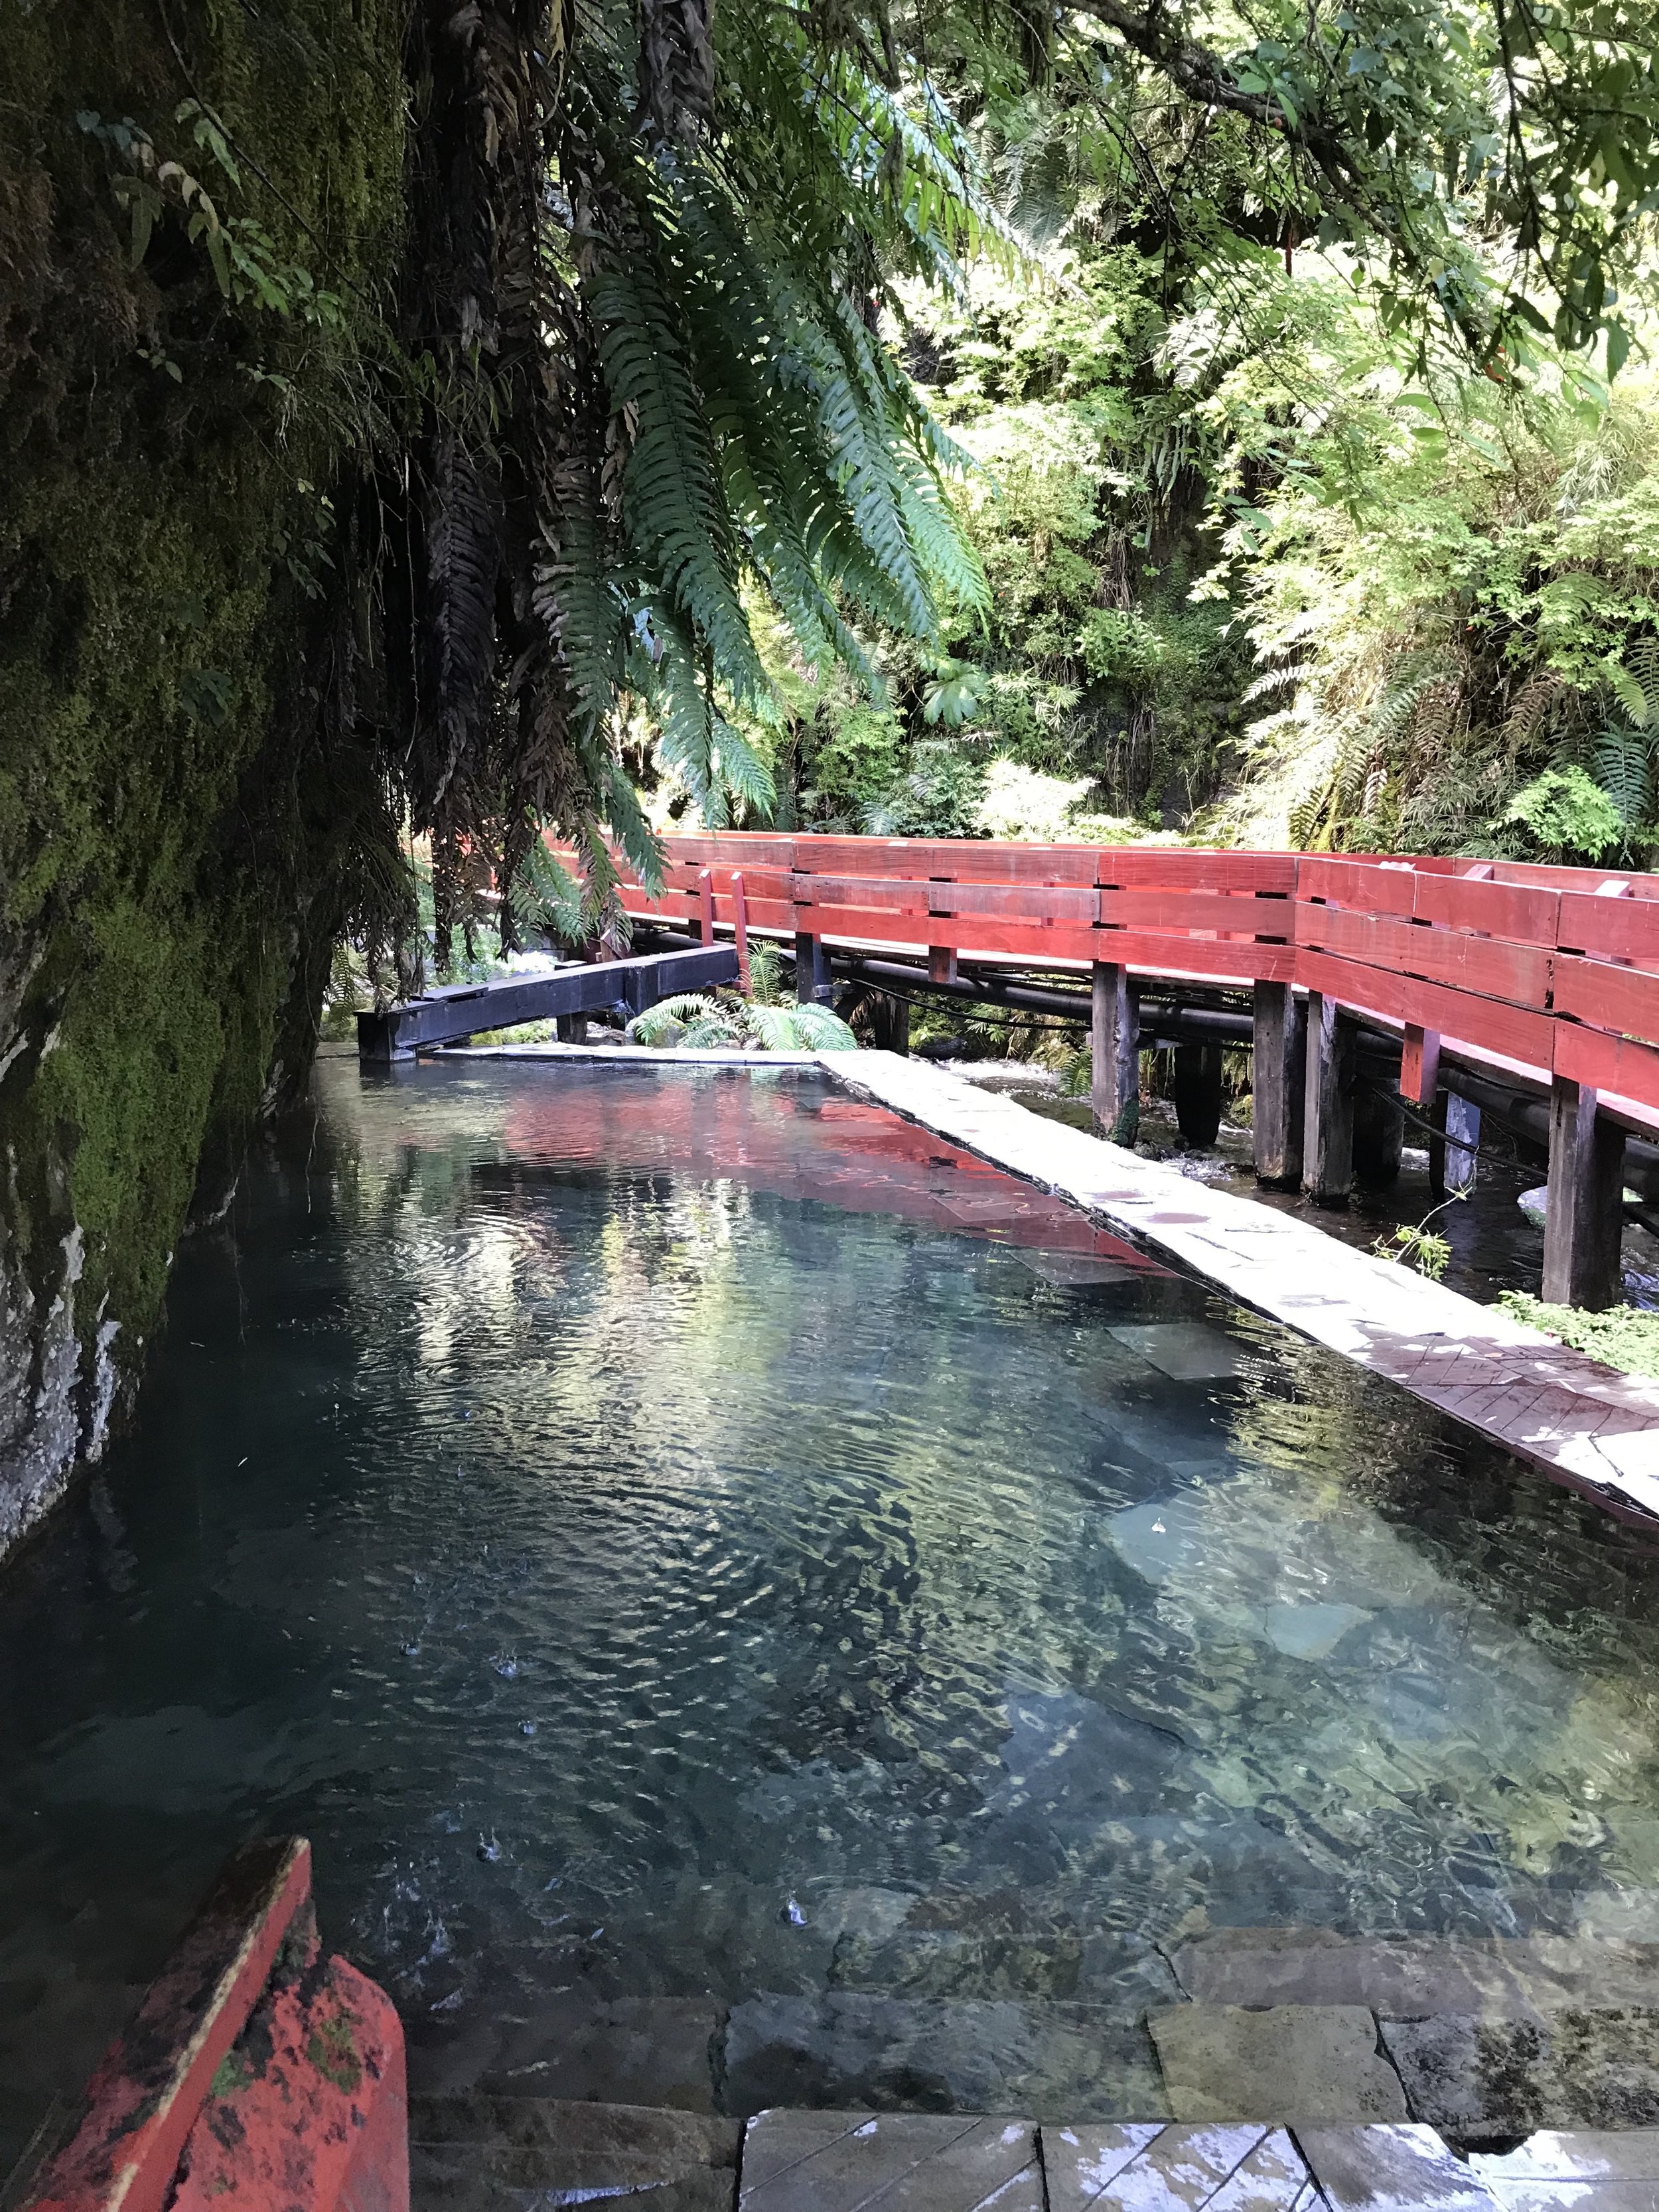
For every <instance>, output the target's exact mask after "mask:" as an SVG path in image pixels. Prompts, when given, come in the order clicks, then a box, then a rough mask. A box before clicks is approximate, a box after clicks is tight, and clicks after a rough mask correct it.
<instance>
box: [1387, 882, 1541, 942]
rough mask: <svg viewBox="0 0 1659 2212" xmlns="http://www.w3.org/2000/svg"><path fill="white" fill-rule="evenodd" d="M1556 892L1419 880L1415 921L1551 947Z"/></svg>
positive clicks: (1529, 886) (1526, 887) (1516, 886)
mask: <svg viewBox="0 0 1659 2212" xmlns="http://www.w3.org/2000/svg"><path fill="white" fill-rule="evenodd" d="M1559 911H1560V894H1559V892H1558V891H1552V890H1538V889H1536V888H1535V887H1534V885H1532V884H1500V883H1497V882H1491V883H1476V882H1472V881H1471V880H1470V879H1469V878H1468V877H1463V876H1421V877H1419V878H1418V879H1417V919H1418V920H1419V921H1431V922H1436V923H1438V924H1439V925H1440V926H1441V927H1443V928H1446V929H1467V930H1483V931H1485V933H1486V935H1487V936H1489V937H1502V938H1507V939H1509V940H1510V943H1512V944H1516V945H1554V943H1555V941H1556V939H1555V931H1556V921H1557V917H1558V915H1559Z"/></svg>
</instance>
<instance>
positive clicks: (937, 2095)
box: [722, 1990, 1170, 2119]
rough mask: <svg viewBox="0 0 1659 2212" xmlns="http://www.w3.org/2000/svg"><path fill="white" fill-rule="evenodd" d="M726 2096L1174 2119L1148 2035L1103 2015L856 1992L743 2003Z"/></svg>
mask: <svg viewBox="0 0 1659 2212" xmlns="http://www.w3.org/2000/svg"><path fill="white" fill-rule="evenodd" d="M722 2102H723V2105H724V2107H725V2109H726V2111H727V2112H734V2113H738V2114H744V2113H750V2112H762V2111H763V2110H765V2109H766V2108H767V2107H769V2106H807V2107H811V2106H816V2107H819V2108H823V2107H844V2106H863V2107H865V2108H866V2109H867V2110H872V2111H877V2112H896V2111H909V2112H917V2111H920V2112H963V2113H974V2112H1029V2113H1030V2114H1032V2115H1033V2116H1035V2117H1036V2118H1040V2119H1041V2118H1050V2117H1053V2118H1090V2119H1109V2118H1125V2119H1130V2118H1133V2119H1140V2118H1149V2117H1151V2118H1168V2117H1169V2115H1170V2107H1169V2106H1168V2104H1167V2102H1166V2101H1165V2098H1164V2088H1163V2083H1162V2081H1161V2078H1160V2076H1159V2073H1158V2063H1157V2060H1156V2058H1155V2057H1154V2055H1153V2051H1152V2043H1151V2040H1150V2039H1149V2037H1148V2036H1147V2034H1146V2030H1145V2028H1144V2027H1141V2026H1140V2025H1139V2022H1138V2021H1126V2020H1125V2019H1124V2018H1123V2017H1122V2016H1121V2015H1117V2014H1115V2013H1113V2012H1111V2011H1109V2010H1107V2009H1105V2008H1101V2007H1098V2006H1094V2005H1084V2004H1033V2003H1022V2002H1014V2001H1012V2000H997V1999H990V2000H983V2001H979V2000H973V1999H966V1998H963V1999H949V2000H938V1999H927V1998H922V1999H906V1998H900V1997H891V1996H880V1995H877V1994H874V1993H866V1992H863V1991H859V1990H831V1991H830V1992H829V1994H828V1995H826V1996H822V1997H817V1998H811V1997H793V1996H758V1997H753V1998H750V2000H749V2001H748V2002H745V2003H744V2004H739V2005H734V2006H733V2007H732V2017H731V2021H730V2024H729V2026H728V2027H727V2029H726V2065H725V2074H724V2077H723V2083H722Z"/></svg>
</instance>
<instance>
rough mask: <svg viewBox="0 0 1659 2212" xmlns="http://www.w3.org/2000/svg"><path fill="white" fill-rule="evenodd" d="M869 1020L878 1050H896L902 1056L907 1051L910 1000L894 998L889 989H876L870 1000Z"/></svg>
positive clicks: (908, 1045)
mask: <svg viewBox="0 0 1659 2212" xmlns="http://www.w3.org/2000/svg"><path fill="white" fill-rule="evenodd" d="M870 1020H871V1026H872V1029H873V1030H874V1031H875V1038H876V1048H877V1050H878V1052H896V1053H897V1054H900V1055H901V1057H902V1056H903V1055H904V1054H907V1053H908V1051H909V1049H910V1002H909V1000H908V999H896V998H895V997H894V996H893V994H892V993H891V992H890V991H878V992H877V993H876V994H875V996H874V997H873V998H872V1000H871V1001H870Z"/></svg>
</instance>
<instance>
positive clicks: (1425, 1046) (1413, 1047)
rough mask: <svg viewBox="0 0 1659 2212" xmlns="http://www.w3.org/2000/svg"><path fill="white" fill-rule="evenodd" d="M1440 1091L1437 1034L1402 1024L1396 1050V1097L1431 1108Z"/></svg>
mask: <svg viewBox="0 0 1659 2212" xmlns="http://www.w3.org/2000/svg"><path fill="white" fill-rule="evenodd" d="M1439 1088H1440V1032H1439V1030H1422V1029H1419V1028H1418V1026H1417V1024H1416V1023H1415V1022H1407V1024H1406V1036H1405V1041H1404V1042H1403V1043H1402V1044H1401V1048H1400V1095H1401V1097H1402V1098H1409V1099H1410V1100H1411V1102H1412V1103H1413V1106H1428V1107H1432V1106H1433V1104H1434V1100H1435V1093H1436V1092H1437V1091H1438V1090H1439Z"/></svg>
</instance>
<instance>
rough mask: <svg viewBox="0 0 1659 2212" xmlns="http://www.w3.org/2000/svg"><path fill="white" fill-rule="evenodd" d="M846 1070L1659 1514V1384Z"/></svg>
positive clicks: (1069, 1138)
mask: <svg viewBox="0 0 1659 2212" xmlns="http://www.w3.org/2000/svg"><path fill="white" fill-rule="evenodd" d="M818 1065H819V1066H821V1067H822V1068H823V1070H824V1072H825V1073H826V1074H828V1075H829V1076H831V1077H832V1078H833V1079H835V1081H836V1082H837V1083H839V1084H841V1085H843V1086H844V1087H845V1088H846V1089H848V1090H849V1091H854V1092H855V1093H857V1094H858V1095H859V1096H860V1097H866V1098H869V1099H872V1100H873V1101H874V1102H875V1103H877V1104H878V1105H882V1106H884V1107H886V1108H888V1109H889V1110H890V1111H891V1112H892V1113H895V1114H897V1115H900V1116H901V1117H902V1119H903V1120H905V1121H915V1122H918V1123H920V1124H921V1126H922V1127H924V1128H927V1129H931V1130H933V1132H934V1133H935V1134H937V1135H939V1136H940V1137H943V1138H945V1139H947V1140H948V1141H949V1142H950V1143H951V1144H953V1145H957V1146H960V1147H961V1148H962V1150H963V1151H964V1152H971V1153H973V1154H974V1155H975V1157H976V1158H980V1159H983V1160H986V1161H988V1162H989V1163H990V1164H992V1165H993V1166H995V1167H999V1168H1002V1169H1005V1170H1006V1171H1007V1172H1008V1173H1009V1174H1010V1175H1013V1176H1018V1177H1019V1178H1020V1179H1021V1180H1022V1181H1024V1182H1030V1183H1035V1184H1036V1187H1037V1188H1039V1189H1040V1190H1042V1191H1046V1192H1048V1193H1049V1194H1051V1195H1052V1196H1054V1197H1055V1198H1060V1199H1064V1200H1069V1202H1070V1203H1071V1204H1072V1205H1073V1206H1079V1207H1081V1208H1082V1210H1083V1211H1084V1212H1086V1213H1089V1214H1091V1215H1093V1216H1094V1217H1095V1218H1097V1219H1098V1220H1100V1221H1102V1222H1103V1224H1104V1225H1106V1226H1107V1227H1109V1228H1110V1229H1112V1230H1114V1231H1117V1232H1118V1233H1119V1234H1121V1235H1126V1236H1128V1237H1134V1238H1137V1239H1139V1241H1140V1242H1141V1243H1145V1244H1146V1245H1147V1246H1149V1247H1151V1248H1152V1249H1153V1250H1155V1251H1158V1252H1159V1253H1162V1254H1164V1255H1166V1256H1167V1257H1169V1258H1170V1259H1172V1260H1175V1261H1178V1262H1179V1263H1180V1264H1181V1265H1182V1266H1183V1267H1187V1268H1188V1269H1190V1270H1191V1271H1192V1272H1193V1273H1196V1274H1199V1275H1201V1276H1202V1277H1204V1278H1205V1279H1206V1280H1207V1281H1209V1282H1212V1283H1214V1284H1215V1285H1218V1288H1220V1289H1222V1290H1225V1291H1227V1292H1228V1294H1229V1295H1230V1296H1231V1297H1236V1298H1237V1299H1238V1300H1239V1302H1240V1303H1241V1304H1243V1305H1247V1306H1250V1307H1253V1308H1254V1309H1255V1311H1257V1312H1258V1313H1262V1314H1266V1315H1267V1316H1269V1317H1270V1318H1271V1319H1273V1320H1274V1321H1279V1322H1284V1323H1285V1326H1286V1327H1287V1328H1293V1329H1295V1330H1296V1331H1297V1333H1298V1334H1301V1335H1303V1336H1305V1337H1310V1338H1311V1339H1312V1340H1313V1341H1314V1342H1315V1343H1316V1344H1322V1345H1324V1346H1326V1347H1327V1348H1328V1350H1330V1351H1332V1352H1340V1353H1341V1354H1342V1355H1343V1357H1344V1358H1347V1359H1351V1360H1352V1361H1353V1362H1354V1363H1355V1364H1356V1365H1357V1366H1360V1367H1363V1368H1365V1369H1367V1370H1370V1372H1371V1373H1372V1374H1376V1375H1383V1376H1387V1377H1388V1378H1389V1381H1390V1382H1394V1383H1400V1384H1401V1386H1402V1388H1404V1389H1407V1390H1409V1391H1410V1392H1411V1393H1412V1395H1413V1396H1414V1397H1417V1398H1420V1399H1421V1400H1422V1401H1424V1402H1425V1404H1426V1405H1430V1406H1432V1407H1435V1408H1436V1410H1437V1412H1440V1413H1445V1414H1447V1415H1449V1417H1450V1418H1451V1419H1453V1420H1455V1421H1461V1422H1462V1423H1463V1425H1465V1426H1466V1427H1468V1428H1472V1429H1474V1430H1475V1431H1477V1432H1478V1433H1479V1434H1480V1435H1481V1436H1484V1437H1488V1438H1489V1439H1490V1440H1491V1441H1492V1443H1497V1444H1499V1445H1501V1446H1502V1447H1503V1448H1504V1449H1505V1450H1506V1451H1510V1452H1514V1453H1515V1454H1516V1455H1517V1456H1518V1457H1520V1458H1522V1459H1525V1460H1528V1461H1530V1462H1532V1464H1533V1465H1534V1466H1536V1467H1540V1468H1543V1469H1544V1471H1545V1472H1546V1473H1547V1474H1550V1475H1552V1476H1553V1477H1554V1478H1555V1479H1557V1480H1560V1481H1563V1482H1565V1483H1568V1484H1570V1485H1571V1486H1572V1487H1573V1488H1575V1489H1577V1490H1581V1491H1583V1492H1585V1493H1586V1494H1587V1495H1589V1496H1590V1497H1591V1498H1594V1499H1595V1502H1596V1504H1600V1505H1603V1506H1606V1507H1607V1508H1608V1510H1611V1511H1613V1512H1615V1513H1617V1514H1619V1515H1620V1517H1621V1518H1624V1519H1626V1520H1630V1521H1633V1522H1640V1523H1644V1524H1647V1525H1652V1524H1653V1523H1654V1522H1656V1521H1659V1386H1656V1385H1655V1384H1653V1383H1648V1382H1644V1381H1642V1380H1640V1379H1638V1377H1636V1376H1629V1375H1621V1374H1620V1373H1618V1372H1617V1371H1616V1370H1613V1369H1612V1368H1608V1367H1603V1366H1602V1365H1601V1364H1600V1362H1599V1361H1596V1360H1594V1359H1590V1358H1587V1357H1586V1356H1585V1355H1584V1354H1583V1352H1574V1351H1572V1350H1571V1349H1570V1348H1569V1347H1568V1346H1565V1345H1558V1344H1555V1343H1553V1341H1552V1340H1550V1339H1549V1338H1547V1337H1544V1336H1541V1335H1539V1334H1538V1333H1537V1332H1536V1331H1535V1330H1533V1329H1529V1328H1524V1327H1523V1326H1522V1323H1520V1322H1516V1321H1514V1320H1512V1319H1511V1318H1510V1316H1509V1315H1508V1314H1506V1313H1504V1312H1503V1311H1501V1310H1498V1309H1496V1308H1493V1307H1491V1306H1482V1305H1478V1304H1476V1303H1475V1301H1474V1299H1473V1298H1467V1297H1463V1296H1462V1293H1461V1292H1459V1291H1450V1290H1448V1289H1447V1288H1446V1286H1445V1285H1444V1284H1443V1283H1431V1282H1428V1281H1426V1280H1425V1279H1424V1278H1423V1277H1422V1276H1420V1275H1416V1274H1412V1273H1407V1271H1406V1270H1405V1269H1404V1268H1403V1267H1399V1266H1397V1265H1395V1263H1394V1262H1392V1261H1387V1260H1379V1259H1377V1258H1376V1257H1375V1256H1374V1255H1372V1254H1370V1253H1368V1252H1358V1251H1355V1250H1354V1249H1353V1248H1352V1246H1351V1245H1347V1244H1344V1243H1340V1242H1339V1241H1338V1240H1337V1239H1336V1238H1335V1237H1329V1236H1327V1235H1326V1233H1325V1231H1323V1230H1322V1229H1316V1228H1315V1227H1313V1226H1312V1225H1310V1223H1307V1222H1303V1221H1297V1220H1296V1219H1294V1218H1291V1217H1290V1216H1288V1215H1285V1214H1282V1213H1279V1212H1274V1211H1273V1209H1272V1208H1271V1207H1269V1206H1258V1205H1257V1204H1255V1202H1254V1200H1250V1199H1248V1198H1239V1197H1237V1196H1235V1195H1234V1194H1232V1193H1231V1192H1228V1191H1218V1190H1212V1189H1210V1188H1207V1187H1206V1185H1204V1184H1203V1183H1200V1182H1194V1180H1193V1179H1192V1178H1191V1177H1190V1176H1183V1175H1182V1174H1181V1173H1180V1172H1179V1171H1178V1170H1176V1169H1174V1168H1170V1167H1166V1166H1164V1165H1163V1164H1160V1163H1159V1162H1157V1161H1153V1160H1143V1159H1140V1158H1137V1157H1136V1155H1135V1154H1134V1153H1133V1152H1125V1151H1124V1150H1122V1149H1121V1147H1120V1146H1115V1145H1110V1144H1107V1143H1105V1142H1104V1141H1103V1140H1102V1139H1099V1138H1097V1137H1091V1136H1085V1134H1084V1133H1083V1132H1082V1131H1081V1130H1080V1129H1073V1128H1068V1127H1066V1126H1065V1124H1063V1123H1061V1122H1057V1121H1045V1120H1044V1119H1042V1117H1041V1116H1040V1115H1036V1114H1032V1113H1030V1112H1029V1111H1028V1110H1027V1109H1026V1108H1024V1107H1023V1106H1019V1105H1017V1104H1015V1103H1013V1102H1012V1100H1010V1099H1007V1098H1005V1097H997V1096H995V1095H994V1094H989V1093H987V1092H984V1091H979V1090H977V1089H975V1087H974V1086H973V1085H970V1084H968V1083H964V1082H963V1080H962V1079H961V1078H960V1077H957V1076H953V1075H948V1074H946V1073H944V1072H943V1070H941V1069H939V1068H935V1067H932V1066H927V1064H926V1063H925V1062H921V1061H917V1060H902V1059H900V1058H899V1057H898V1056H897V1055H896V1054H892V1053H886V1052H860V1053H859V1054H857V1055H856V1056H854V1054H850V1053H823V1054H819V1055H818Z"/></svg>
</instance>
